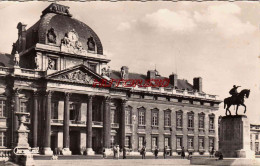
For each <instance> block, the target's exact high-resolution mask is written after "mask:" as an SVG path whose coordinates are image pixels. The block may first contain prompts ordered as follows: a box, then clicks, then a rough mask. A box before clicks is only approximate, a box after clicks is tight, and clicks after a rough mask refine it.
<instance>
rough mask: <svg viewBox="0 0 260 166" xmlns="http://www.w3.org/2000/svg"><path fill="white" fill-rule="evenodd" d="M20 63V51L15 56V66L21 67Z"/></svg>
mask: <svg viewBox="0 0 260 166" xmlns="http://www.w3.org/2000/svg"><path fill="white" fill-rule="evenodd" d="M19 62H20V55H19V53H18V51H16V52H15V54H14V66H17V67H19Z"/></svg>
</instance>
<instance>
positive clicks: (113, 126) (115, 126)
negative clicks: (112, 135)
mask: <svg viewBox="0 0 260 166" xmlns="http://www.w3.org/2000/svg"><path fill="white" fill-rule="evenodd" d="M111 128H119V124H118V123H111Z"/></svg>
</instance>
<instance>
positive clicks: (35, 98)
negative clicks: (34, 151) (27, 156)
mask: <svg viewBox="0 0 260 166" xmlns="http://www.w3.org/2000/svg"><path fill="white" fill-rule="evenodd" d="M38 95H39V94H38V92H37V91H35V92H34V93H33V117H32V134H33V148H36V147H38V145H37V141H38V133H37V132H38Z"/></svg>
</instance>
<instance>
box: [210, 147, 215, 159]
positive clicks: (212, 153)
mask: <svg viewBox="0 0 260 166" xmlns="http://www.w3.org/2000/svg"><path fill="white" fill-rule="evenodd" d="M214 151H215V150H214V147H212V149H211V151H210V157H214Z"/></svg>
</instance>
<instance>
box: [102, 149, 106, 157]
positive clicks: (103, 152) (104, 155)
mask: <svg viewBox="0 0 260 166" xmlns="http://www.w3.org/2000/svg"><path fill="white" fill-rule="evenodd" d="M105 152H106V150H105V148H103V151H102V154H103V159H104V158H107V155H106V153H105Z"/></svg>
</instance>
